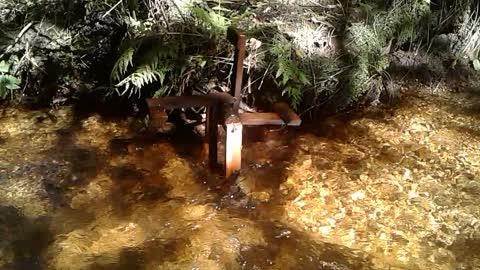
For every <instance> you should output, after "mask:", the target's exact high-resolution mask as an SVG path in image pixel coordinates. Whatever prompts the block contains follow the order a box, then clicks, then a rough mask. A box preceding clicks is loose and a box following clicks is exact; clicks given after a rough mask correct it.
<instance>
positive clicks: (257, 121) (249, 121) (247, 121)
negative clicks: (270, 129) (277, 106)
mask: <svg viewBox="0 0 480 270" xmlns="http://www.w3.org/2000/svg"><path fill="white" fill-rule="evenodd" d="M239 116H240V121H241V122H242V124H243V125H244V126H265V125H271V126H282V125H285V122H283V120H282V119H281V118H280V116H278V114H276V113H241V114H239Z"/></svg>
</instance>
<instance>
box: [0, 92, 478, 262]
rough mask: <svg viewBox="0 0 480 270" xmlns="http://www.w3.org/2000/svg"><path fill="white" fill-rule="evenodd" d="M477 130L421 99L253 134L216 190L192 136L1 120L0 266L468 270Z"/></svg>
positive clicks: (17, 113)
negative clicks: (234, 171)
mask: <svg viewBox="0 0 480 270" xmlns="http://www.w3.org/2000/svg"><path fill="white" fill-rule="evenodd" d="M439 114H442V115H440V116H439ZM479 122H480V120H479V118H478V115H469V114H467V113H463V112H462V111H461V110H458V108H456V109H455V108H453V109H452V107H450V106H449V104H443V105H441V106H440V108H439V105H438V104H436V103H433V102H431V101H426V100H425V99H422V98H416V99H414V100H413V99H412V101H410V103H407V104H404V105H403V106H401V107H399V108H396V109H392V110H391V114H389V115H381V117H376V116H375V115H370V114H363V115H359V116H351V117H350V118H349V119H340V118H331V119H327V120H325V121H324V122H322V124H317V125H315V126H310V127H305V128H304V130H300V131H292V130H291V131H287V130H285V129H280V130H268V129H264V130H261V129H251V130H248V129H247V134H246V136H245V138H246V140H247V141H248V143H246V144H245V146H244V149H243V155H244V160H243V162H244V164H243V168H244V169H243V171H242V174H241V176H240V177H238V178H237V179H234V180H232V181H225V180H224V179H222V178H221V177H219V176H217V175H215V174H212V173H210V172H209V171H208V170H207V165H208V164H207V163H206V162H205V160H203V157H204V155H203V154H202V145H201V140H200V139H198V138H197V139H192V138H193V137H192V136H193V134H190V133H186V134H183V133H177V134H176V135H175V136H173V137H168V138H166V137H162V136H156V135H153V134H149V133H145V132H140V131H139V129H138V128H135V127H136V126H138V125H136V120H135V119H133V118H106V117H102V116H100V115H98V114H81V115H76V113H75V111H74V110H72V108H64V109H60V110H57V111H51V112H32V111H23V110H19V109H11V108H8V109H7V108H3V109H2V117H1V118H0V127H1V129H0V157H1V158H0V269H477V268H479V267H480V255H479V254H480V207H479V205H480V197H479V195H478V194H480V178H479V177H478V175H480V147H479V146H480V137H479V136H478V134H480V132H479V131H478V127H479V126H480V125H479V124H480V123H479ZM460 125H461V127H462V128H463V129H460V128H459V127H460ZM466 126H468V127H471V128H472V129H475V130H476V131H475V132H478V133H477V134H475V132H465V131H464V130H465V129H464V128H465V127H466Z"/></svg>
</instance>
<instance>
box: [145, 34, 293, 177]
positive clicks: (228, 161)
mask: <svg viewBox="0 0 480 270" xmlns="http://www.w3.org/2000/svg"><path fill="white" fill-rule="evenodd" d="M227 39H228V40H229V41H230V42H231V43H232V44H233V45H234V46H235V55H234V62H233V74H232V89H231V93H210V94H208V95H194V96H168V97H159V98H150V99H147V100H146V101H147V104H148V108H149V112H150V118H151V119H152V120H154V121H155V122H156V123H157V125H158V126H159V127H161V126H162V125H167V121H168V115H167V112H166V110H171V109H181V108H199V107H206V108H207V117H206V118H207V121H206V136H205V138H206V140H207V143H208V159H209V164H210V167H211V168H215V167H217V166H218V149H217V147H218V139H219V138H218V125H223V127H224V128H225V138H224V139H225V161H224V165H225V167H224V174H225V177H230V176H231V175H233V174H234V173H236V172H238V171H239V170H240V168H241V163H242V132H243V126H272V125H273V126H275V125H279V126H300V124H301V122H302V121H301V119H300V117H299V116H298V115H297V114H296V113H295V112H294V111H293V110H292V109H291V108H290V107H289V105H288V104H287V103H285V102H277V103H274V104H271V105H272V106H271V108H272V110H273V112H255V113H250V112H244V113H239V105H240V100H241V97H240V92H241V89H242V79H243V60H244V58H245V43H246V38H245V33H243V32H239V31H238V30H236V29H235V28H233V27H230V28H229V29H228V32H227Z"/></svg>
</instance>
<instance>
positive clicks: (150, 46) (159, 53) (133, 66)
mask: <svg viewBox="0 0 480 270" xmlns="http://www.w3.org/2000/svg"><path fill="white" fill-rule="evenodd" d="M162 43H163V44H162ZM160 44H161V45H160ZM178 57H179V56H178V49H177V46H174V45H173V44H171V43H164V42H162V41H161V40H152V39H150V40H143V41H142V40H139V41H137V42H136V44H135V45H134V46H132V47H129V48H128V49H126V50H125V51H124V53H123V54H122V55H121V56H120V57H119V59H118V60H117V62H116V63H115V65H114V68H113V69H112V80H113V82H114V83H115V88H116V91H117V93H118V94H119V95H121V96H122V95H125V94H127V93H128V96H129V97H131V96H132V95H134V94H135V95H138V96H141V89H142V88H143V87H145V86H147V85H149V84H152V83H155V82H159V83H160V85H162V84H163V82H164V80H165V78H166V77H167V75H168V73H169V72H171V71H172V70H173V64H172V63H173V61H174V60H175V58H178Z"/></svg>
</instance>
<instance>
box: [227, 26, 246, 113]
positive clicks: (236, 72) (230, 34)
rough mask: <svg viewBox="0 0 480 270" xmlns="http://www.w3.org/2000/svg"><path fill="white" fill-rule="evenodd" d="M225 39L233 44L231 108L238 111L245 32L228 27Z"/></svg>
mask: <svg viewBox="0 0 480 270" xmlns="http://www.w3.org/2000/svg"><path fill="white" fill-rule="evenodd" d="M227 39H228V40H229V41H230V42H231V43H232V44H233V45H234V46H235V55H234V58H233V74H232V92H233V93H232V95H233V96H234V97H235V104H234V105H233V109H234V110H235V112H238V108H239V107H240V99H241V92H242V81H243V60H244V59H245V46H246V45H245V44H246V37H245V33H242V32H239V31H238V30H236V29H235V28H234V27H229V28H228V31H227Z"/></svg>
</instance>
